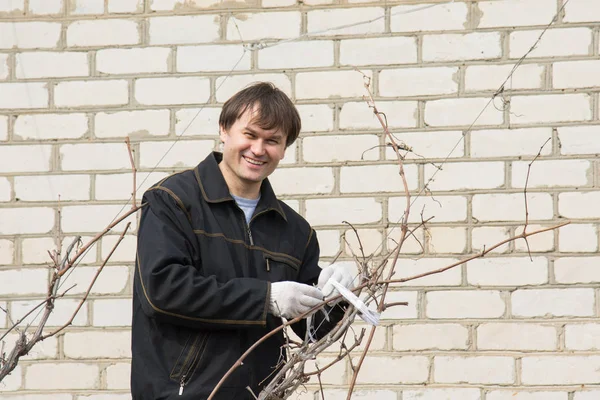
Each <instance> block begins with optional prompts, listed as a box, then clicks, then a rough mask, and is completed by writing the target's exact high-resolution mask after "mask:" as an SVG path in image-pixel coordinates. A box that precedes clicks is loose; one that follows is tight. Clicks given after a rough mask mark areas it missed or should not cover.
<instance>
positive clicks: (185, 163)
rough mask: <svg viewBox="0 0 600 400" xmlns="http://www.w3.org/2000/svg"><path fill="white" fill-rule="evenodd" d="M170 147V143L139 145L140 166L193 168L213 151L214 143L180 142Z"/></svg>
mask: <svg viewBox="0 0 600 400" xmlns="http://www.w3.org/2000/svg"><path fill="white" fill-rule="evenodd" d="M171 146H173V142H172V141H168V142H165V141H162V142H143V143H140V166H141V167H142V168H154V167H155V166H158V167H160V168H167V167H195V166H196V165H197V164H198V163H199V162H200V161H201V160H203V159H204V157H206V156H207V155H208V154H209V153H210V152H211V151H212V150H213V149H214V146H215V143H214V141H212V140H180V141H178V142H175V145H174V146H173V147H172V148H171ZM167 151H168V153H167ZM163 156H164V158H163Z"/></svg>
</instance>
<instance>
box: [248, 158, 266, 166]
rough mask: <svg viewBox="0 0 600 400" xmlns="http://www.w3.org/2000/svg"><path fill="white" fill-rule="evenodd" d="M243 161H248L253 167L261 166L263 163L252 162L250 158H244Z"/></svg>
mask: <svg viewBox="0 0 600 400" xmlns="http://www.w3.org/2000/svg"><path fill="white" fill-rule="evenodd" d="M244 160H246V161H248V162H249V163H250V164H254V165H263V164H264V162H263V161H254V160H252V159H250V158H247V157H244Z"/></svg>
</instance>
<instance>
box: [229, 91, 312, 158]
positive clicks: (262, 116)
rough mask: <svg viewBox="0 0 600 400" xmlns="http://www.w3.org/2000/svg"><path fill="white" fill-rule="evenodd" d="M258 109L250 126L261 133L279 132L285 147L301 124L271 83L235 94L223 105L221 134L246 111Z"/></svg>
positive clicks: (288, 103)
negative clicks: (255, 127) (257, 127)
mask: <svg viewBox="0 0 600 400" xmlns="http://www.w3.org/2000/svg"><path fill="white" fill-rule="evenodd" d="M255 106H256V107H257V109H258V115H257V116H256V117H255V118H254V122H255V123H256V124H258V126H260V127H261V128H262V129H281V130H282V131H283V133H284V134H285V135H286V141H285V146H286V147H288V146H290V145H291V144H292V143H294V141H295V140H296V139H297V138H298V135H299V134H300V128H301V122H300V115H299V114H298V110H296V107H294V104H293V103H292V101H291V100H290V99H289V97H287V96H286V94H285V93H283V92H282V91H281V90H279V89H278V88H277V87H275V85H273V84H272V83H271V82H258V83H254V84H252V85H251V86H248V87H247V88H245V89H243V90H241V91H239V92H237V93H236V94H234V95H233V96H232V97H231V98H230V99H229V100H227V101H226V102H225V104H224V105H223V109H222V110H221V115H220V116H219V126H220V127H221V128H223V129H225V130H228V129H229V128H231V126H232V125H233V124H234V123H235V121H237V119H238V118H240V117H241V116H242V114H243V113H244V112H246V110H248V109H252V108H254V107H255Z"/></svg>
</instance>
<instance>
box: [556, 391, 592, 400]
mask: <svg viewBox="0 0 600 400" xmlns="http://www.w3.org/2000/svg"><path fill="white" fill-rule="evenodd" d="M598 395H600V390H594V391H585V392H575V393H574V396H575V397H573V400H594V399H597V398H598ZM561 400H562V399H561Z"/></svg>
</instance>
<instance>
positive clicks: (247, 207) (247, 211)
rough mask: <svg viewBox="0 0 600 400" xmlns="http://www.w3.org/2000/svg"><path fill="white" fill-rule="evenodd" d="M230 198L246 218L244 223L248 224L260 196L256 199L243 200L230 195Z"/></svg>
mask: <svg viewBox="0 0 600 400" xmlns="http://www.w3.org/2000/svg"><path fill="white" fill-rule="evenodd" d="M231 197H233V199H234V200H235V202H236V203H237V205H238V207H240V208H241V209H242V211H243V212H244V215H245V216H246V223H247V224H249V223H250V219H251V218H252V214H254V210H255V209H256V205H257V204H258V201H259V200H260V196H258V199H245V198H243V197H238V196H234V195H231Z"/></svg>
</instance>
